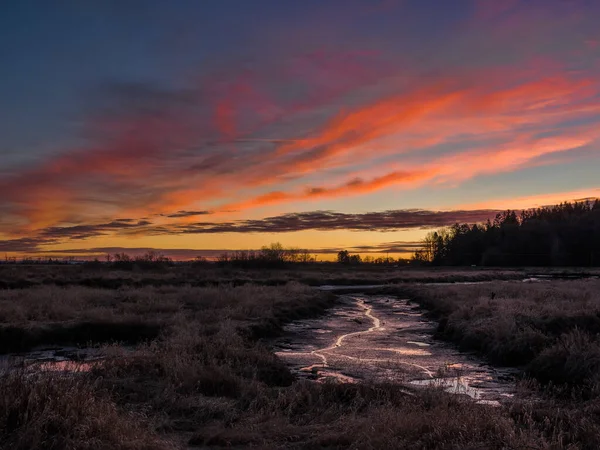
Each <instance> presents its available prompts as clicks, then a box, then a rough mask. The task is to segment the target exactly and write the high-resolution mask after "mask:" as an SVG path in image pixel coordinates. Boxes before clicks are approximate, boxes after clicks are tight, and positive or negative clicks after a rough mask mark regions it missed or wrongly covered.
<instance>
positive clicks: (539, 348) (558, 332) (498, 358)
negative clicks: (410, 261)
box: [399, 279, 600, 395]
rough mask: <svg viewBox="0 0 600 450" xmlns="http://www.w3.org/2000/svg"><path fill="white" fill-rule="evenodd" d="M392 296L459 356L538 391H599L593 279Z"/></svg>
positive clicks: (598, 288)
mask: <svg viewBox="0 0 600 450" xmlns="http://www.w3.org/2000/svg"><path fill="white" fill-rule="evenodd" d="M399 289H400V290H402V291H403V295H409V296H411V298H412V299H413V300H414V301H416V302H418V303H419V304H420V305H421V306H423V307H424V308H426V309H427V310H428V311H430V314H431V315H433V316H434V317H435V318H437V320H438V321H439V327H438V335H439V336H440V337H442V338H444V339H447V340H451V341H453V342H455V343H457V344H458V345H459V346H460V347H461V348H462V349H464V350H475V351H477V352H480V353H481V354H483V355H484V356H486V357H487V358H488V359H489V360H490V361H491V362H493V363H496V364H502V365H511V366H520V367H523V369H524V371H525V373H526V374H528V375H529V376H532V377H534V378H535V379H537V380H538V381H540V382H541V383H543V384H554V385H564V386H566V387H572V388H573V390H574V391H579V392H582V393H583V392H587V395H596V393H598V392H600V391H599V389H600V384H599V383H600V334H599V333H600V280H593V279H590V280H576V281H551V282H543V283H520V282H493V283H485V284H480V285H451V286H419V287H414V286H413V287H411V288H409V289H402V288H399Z"/></svg>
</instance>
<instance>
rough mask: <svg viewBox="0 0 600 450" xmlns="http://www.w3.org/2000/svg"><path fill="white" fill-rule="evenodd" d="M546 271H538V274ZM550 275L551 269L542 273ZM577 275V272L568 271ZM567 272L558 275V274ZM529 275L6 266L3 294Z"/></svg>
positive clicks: (0, 284)
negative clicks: (52, 288)
mask: <svg viewBox="0 0 600 450" xmlns="http://www.w3.org/2000/svg"><path fill="white" fill-rule="evenodd" d="M539 270H540V269H535V270H534V273H538V272H539ZM541 270H545V271H548V269H541ZM565 270H567V271H573V269H565ZM565 270H562V269H552V273H555V272H558V273H562V272H564V271H565ZM528 272H529V271H528V270H526V269H503V270H497V269H487V268H479V267H477V268H471V267H469V268H426V269H423V268H419V267H393V266H370V265H359V266H346V265H339V264H334V263H320V264H308V265H298V266H294V267H291V268H282V269H276V270H274V269H271V270H266V269H260V270H258V269H235V268H219V267H218V266H216V265H212V264H211V265H204V266H194V265H191V264H188V265H178V266H174V267H163V268H161V269H160V270H127V271H126V270H118V269H114V268H109V267H102V266H100V267H95V266H91V267H88V266H44V265H39V266H35V265H34V266H11V265H0V288H8V289H23V288H31V287H35V286H48V285H58V286H83V287H91V288H102V289H118V288H123V287H133V288H145V287H152V286H153V287H161V286H178V287H184V286H194V287H208V286H216V285H234V286H239V285H243V284H246V283H252V284H261V285H268V286H282V285H285V284H287V283H288V282H290V281H297V282H300V283H302V284H307V285H311V286H316V285H322V284H340V285H348V284H385V283H402V282H421V281H439V282H452V281H484V280H493V279H503V280H512V279H520V278H522V277H524V276H526V274H527V273H528Z"/></svg>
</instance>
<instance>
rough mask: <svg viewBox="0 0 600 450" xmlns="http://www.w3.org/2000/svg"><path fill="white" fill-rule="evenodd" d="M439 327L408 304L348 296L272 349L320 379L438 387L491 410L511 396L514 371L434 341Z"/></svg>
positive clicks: (288, 331)
mask: <svg viewBox="0 0 600 450" xmlns="http://www.w3.org/2000/svg"><path fill="white" fill-rule="evenodd" d="M436 326H437V324H436V323H435V322H433V321H431V320H428V319H427V318H426V317H425V316H424V315H423V314H422V312H420V311H419V310H416V309H415V307H414V305H411V304H409V303H408V301H407V300H398V299H395V298H393V297H389V296H370V295H364V294H348V295H342V296H341V297H340V301H339V303H338V305H337V306H336V307H334V308H332V309H331V310H330V311H329V313H328V314H327V315H326V316H323V317H320V318H317V319H309V320H303V321H298V322H294V323H291V324H288V325H287V326H286V327H285V332H284V335H283V336H282V337H281V338H280V339H278V340H277V341H275V342H274V347H275V352H276V354H277V355H278V356H279V357H280V358H282V359H283V360H284V361H285V362H286V363H287V364H288V365H289V367H290V368H291V369H292V371H294V372H295V373H297V374H298V375H299V376H301V377H306V378H309V379H312V380H316V381H325V380H330V379H334V380H337V381H340V382H344V383H348V382H351V383H355V382H360V381H361V380H373V381H380V382H381V381H385V382H390V381H392V382H397V383H399V384H403V385H404V386H406V387H407V388H413V389H418V388H420V387H429V386H438V387H440V388H443V389H444V390H446V391H448V392H452V393H456V394H461V395H465V396H469V397H471V398H473V399H474V400H475V401H476V402H478V403H483V404H490V405H496V404H499V402H501V401H506V400H507V399H509V398H510V397H512V395H513V394H514V392H515V384H514V382H513V381H512V379H513V377H514V375H515V372H514V371H511V370H509V369H498V368H494V367H492V366H489V365H487V364H484V363H483V362H482V361H481V360H479V359H477V358H476V357H474V356H472V355H469V354H465V353H460V352H459V351H458V350H457V349H456V348H454V347H453V346H452V345H450V344H447V343H444V342H440V341H436V340H434V339H433V333H434V331H435V329H436ZM325 331H329V332H328V333H327V332H325Z"/></svg>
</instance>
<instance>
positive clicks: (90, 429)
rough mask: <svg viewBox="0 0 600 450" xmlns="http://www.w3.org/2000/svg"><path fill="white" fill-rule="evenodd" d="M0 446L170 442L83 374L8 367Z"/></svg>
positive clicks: (0, 403)
mask: <svg viewBox="0 0 600 450" xmlns="http://www.w3.org/2000/svg"><path fill="white" fill-rule="evenodd" d="M0 390H1V391H2V396H0V448H3V449H7V450H8V449H10V450H32V449H45V450H67V449H81V450H104V449H105V450H167V449H172V448H174V446H173V445H171V444H170V443H168V442H167V441H165V440H163V439H160V438H159V437H158V436H157V435H156V434H155V433H152V432H151V431H150V430H149V429H148V427H147V426H146V425H144V424H143V417H141V416H136V415H133V414H131V413H128V414H126V413H123V412H122V411H119V409H118V408H117V406H116V405H115V404H114V403H113V402H112V401H111V400H110V399H109V398H108V396H106V395H101V394H100V393H99V392H98V390H97V389H96V388H95V387H94V386H93V385H92V384H91V383H90V382H89V380H87V379H85V378H73V377H64V376H62V377H58V376H52V375H48V374H45V375H43V376H42V375H34V374H31V373H24V372H13V373H10V374H4V375H2V376H0Z"/></svg>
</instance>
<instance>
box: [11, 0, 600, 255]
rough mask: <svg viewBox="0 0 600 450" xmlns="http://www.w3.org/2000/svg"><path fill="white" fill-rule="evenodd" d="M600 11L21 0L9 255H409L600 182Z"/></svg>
mask: <svg viewBox="0 0 600 450" xmlns="http://www.w3.org/2000/svg"><path fill="white" fill-rule="evenodd" d="M599 24H600V1H598V0H362V1H359V0H303V1H294V0H252V1H250V0H174V1H166V0H123V1H120V0H83V1H82V0H54V1H46V0H37V1H33V0H18V1H17V0H12V1H4V2H2V5H0V30H2V31H1V33H2V39H0V64H1V66H0V67H1V69H0V252H1V253H2V255H3V254H7V255H10V256H13V255H19V256H22V255H34V256H44V255H76V256H80V255H94V254H98V255H101V254H103V253H106V252H115V251H126V252H130V253H135V252H136V251H141V250H139V249H146V248H154V249H162V250H163V251H164V253H165V254H167V255H169V256H173V257H175V258H192V257H194V256H196V255H207V256H211V255H214V254H216V253H218V252H220V251H222V250H227V249H255V248H260V247H261V246H262V245H267V244H269V243H271V242H276V241H279V242H281V243H282V244H283V245H285V246H295V247H301V248H307V249H310V250H311V251H313V252H314V253H321V254H322V257H323V259H326V258H327V257H328V256H327V255H328V252H335V251H336V250H338V249H341V248H347V249H349V250H351V251H357V252H361V253H363V254H367V253H373V254H379V253H386V252H388V251H389V252H391V253H392V254H394V255H395V256H399V255H402V254H406V253H410V252H412V251H413V250H414V248H415V245H416V244H415V243H416V242H417V241H419V240H420V239H421V238H422V237H423V236H424V235H425V234H426V233H427V232H428V231H431V230H432V229H434V228H438V227H441V226H445V225H450V224H452V223H455V222H457V221H458V222H479V221H484V220H486V219H487V218H488V217H493V216H494V215H495V214H496V212H497V211H498V210H501V209H506V208H516V209H522V208H528V207H533V206H540V205H548V204H553V203H557V202H560V201H565V200H574V199H584V198H595V197H600V175H599V174H600V25H599ZM136 249H137V250H136Z"/></svg>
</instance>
